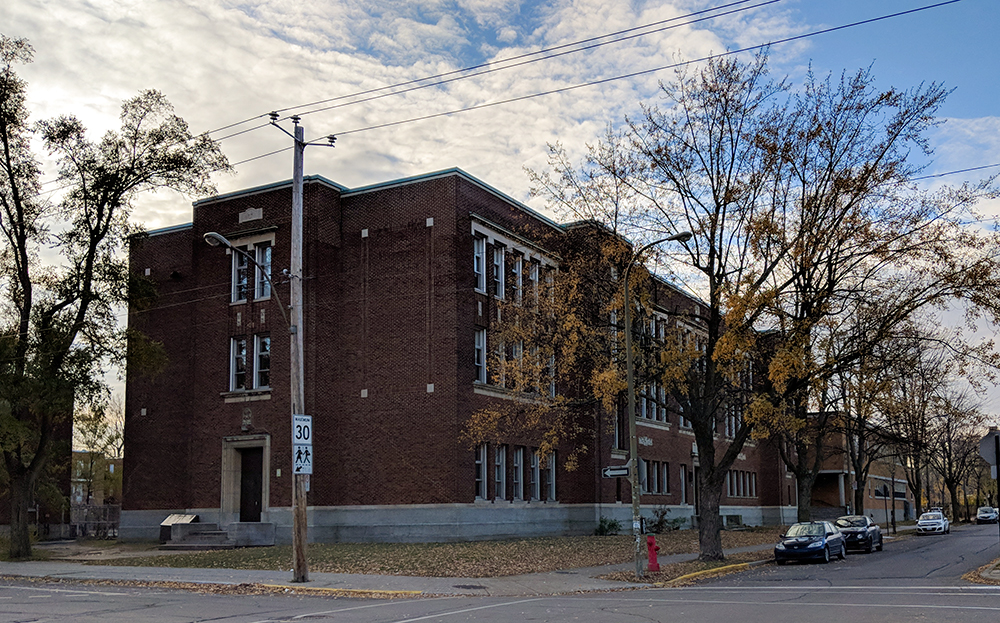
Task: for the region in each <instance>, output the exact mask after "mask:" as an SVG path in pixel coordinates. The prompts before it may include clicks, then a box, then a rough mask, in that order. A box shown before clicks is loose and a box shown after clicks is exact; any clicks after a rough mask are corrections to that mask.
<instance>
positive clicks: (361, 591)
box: [257, 584, 424, 597]
mask: <svg viewBox="0 0 1000 623" xmlns="http://www.w3.org/2000/svg"><path fill="white" fill-rule="evenodd" d="M257 586H262V587H264V588H269V589H271V590H281V591H289V592H293V593H299V594H307V593H313V594H319V595H343V596H346V597H376V596H379V595H389V596H392V597H417V596H419V595H423V594H424V591H394V590H388V589H386V590H379V589H375V588H319V587H316V586H289V585H287V584H258V585H257Z"/></svg>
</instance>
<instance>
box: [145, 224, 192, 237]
mask: <svg viewBox="0 0 1000 623" xmlns="http://www.w3.org/2000/svg"><path fill="white" fill-rule="evenodd" d="M193 226H194V223H181V224H180V225H168V226H167V227H159V228H157V229H151V230H149V231H147V232H145V234H146V236H150V237H152V236H162V235H164V234H172V233H174V232H177V231H184V230H185V229H191V228H192V227H193ZM140 235H141V234H140Z"/></svg>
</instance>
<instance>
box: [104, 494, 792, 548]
mask: <svg viewBox="0 0 1000 623" xmlns="http://www.w3.org/2000/svg"><path fill="white" fill-rule="evenodd" d="M658 508H662V506H660V505H657V506H652V505H649V506H645V505H644V506H643V507H642V509H641V511H642V515H643V516H644V517H646V518H647V520H648V519H650V518H652V517H653V511H654V510H656V509H658ZM667 508H668V510H669V511H670V514H669V515H668V518H670V519H674V518H683V519H684V520H685V521H684V524H683V525H682V526H681V527H682V529H686V528H691V527H692V526H693V525H694V521H693V519H694V507H693V506H690V505H678V506H668V507H667ZM171 513H196V514H198V516H199V518H200V519H201V521H202V523H212V522H214V521H217V518H218V516H219V511H218V509H176V510H170V511H122V520H121V528H120V531H119V533H120V538H121V539H122V540H133V541H134V540H143V541H154V540H156V539H157V538H158V537H159V531H160V522H161V521H163V520H164V519H165V518H166V517H167V515H169V514H171ZM266 515H267V516H266V517H262V519H263V521H264V522H265V523H269V524H271V525H273V529H274V542H275V543H279V544H287V543H291V540H292V515H291V509H289V508H271V509H270V510H269V511H268V512H267V513H266ZM722 515H723V516H726V515H739V516H740V518H741V523H742V524H743V525H747V526H759V525H770V524H775V523H779V522H780V523H785V524H787V523H794V516H795V509H794V508H785V507H781V508H777V507H755V506H724V507H722ZM307 516H308V522H309V542H311V543H338V542H339V543H343V542H388V543H420V542H449V541H477V540H488V539H513V538H529V537H541V536H565V535H584V534H593V532H594V529H595V528H596V527H597V524H598V522H599V521H600V518H601V517H606V518H608V519H613V520H616V521H618V522H620V523H621V526H622V530H621V531H622V532H623V533H629V532H631V526H632V507H631V506H630V505H627V504H600V505H596V504H559V503H555V504H546V503H541V504H535V503H526V504H511V503H500V504H493V503H490V502H483V503H475V504H414V505H406V506H403V505H387V506H345V507H330V506H320V507H309V509H308V511H307ZM788 516H790V517H791V520H789V519H788ZM234 525H237V524H230V525H229V528H230V529H232V527H233V526H234ZM239 525H240V526H246V525H247V524H239Z"/></svg>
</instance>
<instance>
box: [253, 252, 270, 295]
mask: <svg viewBox="0 0 1000 623" xmlns="http://www.w3.org/2000/svg"><path fill="white" fill-rule="evenodd" d="M254 251H255V253H256V255H257V266H256V267H254V274H255V275H256V277H257V278H256V284H257V285H256V287H255V288H254V298H258V299H266V298H268V297H269V296H271V243H270V242H262V243H258V244H256V245H254Z"/></svg>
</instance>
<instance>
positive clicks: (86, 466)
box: [70, 450, 122, 506]
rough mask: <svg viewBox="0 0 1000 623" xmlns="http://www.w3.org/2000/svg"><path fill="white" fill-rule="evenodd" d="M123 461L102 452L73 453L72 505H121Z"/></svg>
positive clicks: (75, 451) (76, 451)
mask: <svg viewBox="0 0 1000 623" xmlns="http://www.w3.org/2000/svg"><path fill="white" fill-rule="evenodd" d="M121 483H122V459H120V458H118V459H114V458H108V457H106V456H104V454H103V453H101V452H90V451H87V450H74V451H73V476H72V481H71V494H70V503H71V504H73V505H74V506H79V505H90V506H99V505H102V504H121Z"/></svg>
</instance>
